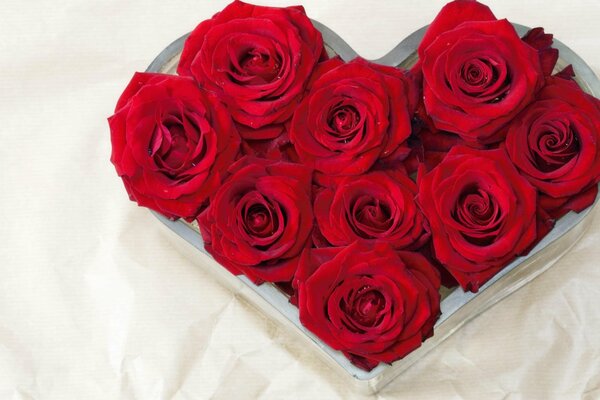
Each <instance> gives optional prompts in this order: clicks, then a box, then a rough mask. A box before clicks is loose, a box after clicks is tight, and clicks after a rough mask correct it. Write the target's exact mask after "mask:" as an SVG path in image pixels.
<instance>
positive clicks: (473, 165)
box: [417, 146, 545, 292]
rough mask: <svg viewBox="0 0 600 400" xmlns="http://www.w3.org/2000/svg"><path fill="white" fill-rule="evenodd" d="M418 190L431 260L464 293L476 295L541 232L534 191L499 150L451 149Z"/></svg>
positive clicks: (425, 176)
mask: <svg viewBox="0 0 600 400" xmlns="http://www.w3.org/2000/svg"><path fill="white" fill-rule="evenodd" d="M418 186H419V194H418V195H417V203H418V204H419V205H420V207H421V210H422V211H423V213H424V214H425V216H426V217H427V219H428V221H429V224H430V228H431V235H432V239H433V246H434V251H435V256H436V258H437V259H438V260H439V261H440V262H441V263H442V264H443V266H444V267H445V268H446V269H447V270H448V271H449V272H450V273H451V274H452V275H453V276H454V278H456V280H457V281H458V282H459V284H460V285H461V286H462V287H463V289H465V290H470V291H472V292H477V290H478V289H479V287H480V286H481V285H482V284H484V283H485V282H486V281H487V280H489V279H490V278H491V277H492V276H494V275H495V274H496V273H497V272H498V271H499V270H500V269H502V268H503V267H504V266H506V265H507V264H508V263H509V262H510V261H511V260H512V259H513V258H515V256H517V255H520V254H523V253H524V252H526V251H528V249H529V248H530V247H531V246H532V244H533V243H534V241H535V240H536V239H537V238H538V234H539V235H542V234H545V232H543V233H542V232H541V231H540V232H538V231H537V227H536V223H537V220H536V200H537V195H536V190H535V188H533V187H532V186H531V185H530V184H529V182H528V181H527V180H526V179H525V178H524V177H523V176H521V175H520V174H519V173H518V171H517V170H516V168H515V167H514V166H513V165H512V163H511V161H510V159H509V158H508V155H507V154H506V152H505V151H504V150H502V149H500V150H475V149H471V148H469V147H465V146H456V147H454V148H452V150H450V152H448V154H447V155H446V157H445V158H444V160H443V161H442V162H441V163H440V164H439V165H438V166H437V167H435V168H434V169H433V170H432V171H431V172H429V173H427V174H424V175H421V176H419V180H418Z"/></svg>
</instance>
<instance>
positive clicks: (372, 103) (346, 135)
mask: <svg viewBox="0 0 600 400" xmlns="http://www.w3.org/2000/svg"><path fill="white" fill-rule="evenodd" d="M313 78H314V82H313V83H312V84H311V85H310V88H309V92H308V94H307V95H306V97H305V98H304V100H303V101H302V103H301V104H300V106H299V107H298V109H297V110H296V112H295V113H294V116H293V118H292V123H291V126H290V139H291V141H292V143H293V144H294V147H295V149H296V152H297V153H298V156H299V158H300V160H301V161H302V162H303V163H304V164H306V165H308V166H311V167H313V168H314V169H315V170H317V171H319V172H322V173H324V174H330V175H356V174H360V173H363V172H365V171H367V170H368V169H369V168H371V167H372V166H373V164H375V162H376V161H377V160H379V159H385V158H386V157H390V156H391V155H393V154H397V153H398V152H401V150H400V148H405V147H406V146H404V142H405V141H406V139H407V138H408V137H409V135H410V133H411V118H412V114H413V113H414V108H415V107H416V102H417V96H416V95H415V93H416V87H415V85H413V83H412V80H411V79H410V77H408V76H407V74H406V72H405V71H402V70H400V69H397V68H392V67H385V66H381V65H376V64H372V63H369V62H367V61H365V60H362V59H356V60H353V61H351V62H349V63H347V64H343V63H342V62H341V61H340V60H339V59H333V60H330V61H327V62H326V63H324V65H322V66H320V68H318V69H317V70H316V71H315V76H314V77H313ZM405 153H406V154H405V156H406V155H408V149H407V148H406V152H405Z"/></svg>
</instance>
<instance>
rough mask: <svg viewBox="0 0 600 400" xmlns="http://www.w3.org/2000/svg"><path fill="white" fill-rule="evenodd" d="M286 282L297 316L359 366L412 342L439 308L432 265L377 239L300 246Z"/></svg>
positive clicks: (427, 329)
mask: <svg viewBox="0 0 600 400" xmlns="http://www.w3.org/2000/svg"><path fill="white" fill-rule="evenodd" d="M294 284H295V286H296V287H297V290H298V308H299V310H300V321H301V322H302V324H303V325H304V326H305V327H306V328H308V329H309V330H310V331H311V332H313V333H314V334H315V335H317V336H318V337H319V338H320V339H321V340H323V342H325V343H326V344H328V345H329V346H331V347H332V348H333V349H335V350H340V351H342V352H344V354H345V355H346V357H348V358H349V359H350V360H351V361H352V362H353V363H354V364H355V365H357V366H358V367H360V368H363V369H365V370H371V369H373V368H375V367H376V366H377V364H379V363H380V362H384V363H392V362H394V361H396V360H398V359H400V358H402V357H404V356H406V355H407V354H408V353H410V352H411V351H413V350H415V349H416V348H418V347H419V346H420V345H421V343H422V342H423V340H424V339H426V338H428V337H430V336H431V335H432V334H433V326H434V324H435V321H436V320H437V318H438V316H439V313H440V295H439V292H438V290H439V287H440V278H439V274H438V272H437V271H436V270H435V268H434V267H433V266H432V265H431V264H430V263H429V262H428V261H427V259H426V258H425V257H423V256H422V255H421V254H418V253H411V252H406V251H400V252H398V251H395V250H394V249H392V248H391V247H390V246H389V245H387V244H383V243H374V244H371V245H366V244H360V243H354V244H352V245H350V246H348V247H344V248H323V249H311V250H306V251H305V252H304V253H303V254H302V258H301V261H300V266H299V269H298V273H297V275H296V277H295V280H294Z"/></svg>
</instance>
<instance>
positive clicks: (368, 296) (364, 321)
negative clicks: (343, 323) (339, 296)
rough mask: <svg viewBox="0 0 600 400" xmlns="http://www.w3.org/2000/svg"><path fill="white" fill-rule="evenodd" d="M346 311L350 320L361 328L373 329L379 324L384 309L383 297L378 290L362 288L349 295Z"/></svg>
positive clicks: (367, 287)
mask: <svg viewBox="0 0 600 400" xmlns="http://www.w3.org/2000/svg"><path fill="white" fill-rule="evenodd" d="M347 301H348V303H347V306H346V308H347V311H348V313H349V315H350V316H351V318H352V319H353V320H354V321H356V322H358V323H359V324H360V325H362V326H368V327H373V326H376V325H378V324H379V322H380V321H381V319H382V317H383V315H382V311H383V310H384V309H385V304H386V301H385V297H384V296H383V294H381V292H379V291H378V290H376V289H374V288H372V287H370V286H363V287H361V288H360V289H359V290H357V291H356V292H352V293H350V295H349V296H348V299H347Z"/></svg>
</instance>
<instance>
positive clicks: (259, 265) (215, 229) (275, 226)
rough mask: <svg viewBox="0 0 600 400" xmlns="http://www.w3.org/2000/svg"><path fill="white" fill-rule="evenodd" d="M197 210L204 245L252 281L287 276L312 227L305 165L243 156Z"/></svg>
mask: <svg viewBox="0 0 600 400" xmlns="http://www.w3.org/2000/svg"><path fill="white" fill-rule="evenodd" d="M229 172H230V173H231V174H232V176H230V177H229V178H228V179H227V180H226V181H225V182H224V183H223V185H222V186H221V187H220V188H219V190H218V191H217V192H216V194H215V195H214V197H212V198H211V204H210V206H209V207H208V208H207V209H206V210H205V211H204V212H203V213H202V214H200V217H199V218H198V224H199V226H200V232H201V233H202V237H203V239H204V246H205V248H206V250H207V251H208V252H209V253H210V254H212V256H213V257H214V258H215V260H217V261H218V262H219V263H220V264H221V265H223V266H225V267H226V268H227V269H228V270H230V271H231V272H232V273H234V274H236V275H239V274H244V275H246V276H247V277H248V278H250V279H252V280H253V281H254V282H255V283H262V282H263V281H267V282H283V281H290V280H291V279H292V277H293V276H294V273H295V271H296V267H297V264H298V258H299V257H300V253H301V251H302V249H304V248H305V247H306V246H308V245H310V241H309V237H310V233H311V231H312V228H313V212H312V207H311V175H312V172H311V170H310V169H308V168H306V167H304V166H303V165H299V164H290V163H285V162H281V161H272V160H265V159H258V158H252V157H244V158H242V159H240V160H239V161H237V162H236V163H235V164H234V165H232V166H231V168H230V169H229Z"/></svg>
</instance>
